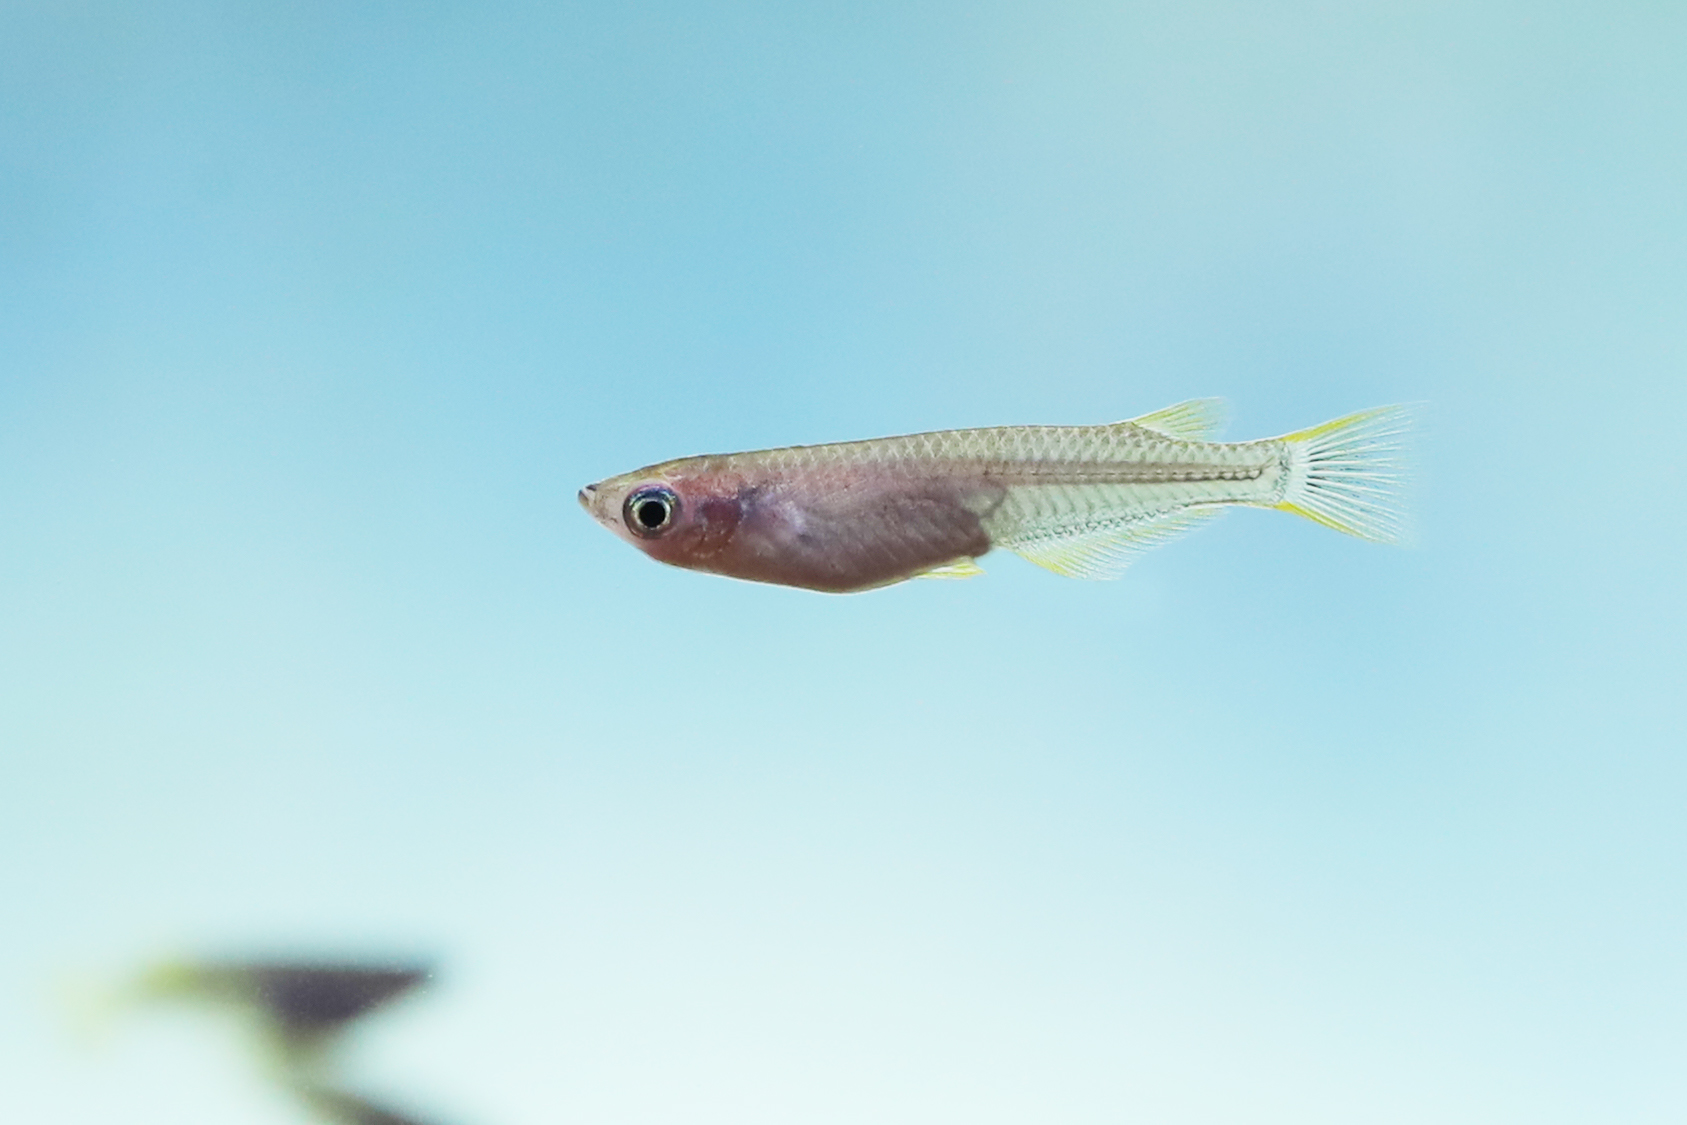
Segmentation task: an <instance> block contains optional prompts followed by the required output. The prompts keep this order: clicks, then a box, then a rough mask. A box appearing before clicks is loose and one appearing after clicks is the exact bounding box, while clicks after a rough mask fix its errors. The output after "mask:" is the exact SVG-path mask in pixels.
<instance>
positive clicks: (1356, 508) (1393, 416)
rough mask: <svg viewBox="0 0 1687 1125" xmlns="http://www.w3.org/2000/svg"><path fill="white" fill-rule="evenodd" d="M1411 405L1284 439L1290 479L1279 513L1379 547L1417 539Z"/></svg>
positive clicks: (1373, 412) (1385, 408)
mask: <svg viewBox="0 0 1687 1125" xmlns="http://www.w3.org/2000/svg"><path fill="white" fill-rule="evenodd" d="M1413 414H1414V409H1413V408H1412V407H1411V406H1379V407H1377V408H1375V409H1373V410H1361V411H1359V413H1357V414H1349V415H1347V416H1346V417H1345V418H1337V419H1335V420H1334V421H1331V422H1325V423H1324V424H1323V425H1321V426H1313V427H1312V428H1311V429H1309V430H1300V431H1298V432H1296V433H1292V434H1284V435H1283V436H1282V437H1280V438H1278V439H1277V440H1279V441H1283V442H1287V443H1288V446H1289V480H1288V486H1287V488H1286V489H1285V490H1284V492H1283V498H1282V500H1280V501H1278V503H1277V505H1276V507H1277V508H1278V509H1279V510H1281V511H1284V512H1293V513H1294V514H1295V515H1297V516H1305V517H1306V518H1307V519H1309V520H1312V521H1313V522H1315V523H1321V524H1323V525H1324V526H1325V527H1333V528H1335V529H1336V530H1337V531H1343V532H1346V533H1347V534H1348V535H1357V536H1358V537H1359V538H1361V539H1370V540H1372V541H1374V542H1377V543H1405V542H1408V541H1409V540H1410V539H1411V521H1410V519H1409V518H1408V516H1407V512H1406V507H1405V502H1404V495H1403V494H1404V492H1405V490H1406V486H1407V485H1408V484H1409V483H1410V479H1411V472H1410V469H1411V461H1410V456H1409V454H1410V452H1411V450H1410V444H1411V443H1410V437H1411V429H1412V419H1413Z"/></svg>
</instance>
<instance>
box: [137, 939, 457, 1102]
mask: <svg viewBox="0 0 1687 1125" xmlns="http://www.w3.org/2000/svg"><path fill="white" fill-rule="evenodd" d="M433 976H434V969H433V967H432V966H431V965H428V964H423V963H419V962H380V961H368V962H327V961H322V962H312V961H232V960H231V961H203V962H186V961H176V962H166V963H164V964H160V965H158V966H156V967H154V968H152V969H150V970H148V971H146V972H145V973H143V974H142V975H141V976H140V977H139V978H138V979H137V980H136V981H135V982H134V983H133V985H132V986H131V987H130V988H129V989H128V990H126V991H127V995H126V996H125V997H123V999H126V1000H130V1001H132V1002H135V1003H142V1004H150V1003H156V1002H170V1001H188V1002H193V1003H201V1004H208V1005H211V1006H214V1007H218V1008H222V1009H226V1010H231V1011H233V1012H234V1013H236V1014H237V1015H238V1016H239V1017H240V1018H241V1019H242V1020H243V1021H244V1022H245V1024H246V1025H247V1030H248V1031H249V1032H250V1033H252V1034H253V1037H254V1038H255V1039H256V1040H257V1042H258V1046H259V1047H260V1048H261V1050H262V1053H263V1055H264V1056H265V1063H266V1070H267V1072H268V1077H270V1078H271V1079H273V1080H274V1081H276V1082H277V1083H279V1084H280V1085H281V1086H283V1087H284V1088H285V1089H286V1090H287V1091H288V1092H289V1093H291V1094H292V1095H293V1096H294V1097H296V1098H297V1099H298V1100H299V1101H300V1103H301V1104H302V1105H304V1106H305V1107H307V1108H308V1110H309V1111H310V1113H311V1115H312V1116H313V1117H314V1118H315V1119H317V1120H320V1121H325V1122H335V1123H343V1125H424V1123H423V1122H422V1121H421V1119H419V1118H416V1117H414V1116H411V1115H410V1114H408V1113H407V1112H405V1113H401V1112H396V1111H394V1110H391V1109H387V1108H384V1107H382V1106H380V1105H377V1104H375V1103H374V1102H372V1101H370V1100H368V1099H367V1098H365V1097H364V1096H363V1095H361V1094H358V1093H355V1092H352V1091H350V1090H348V1089H346V1088H345V1085H344V1079H343V1078H342V1076H341V1074H340V1060H341V1057H342V1055H343V1050H342V1044H343V1043H344V1040H345V1037H346V1034H347V1032H348V1031H349V1030H351V1029H352V1027H353V1025H356V1024H359V1023H360V1021H362V1020H363V1019H364V1018H365V1017H367V1016H368V1015H369V1014H370V1013H371V1012H373V1011H376V1010H377V1009H381V1008H385V1007H386V1006H388V1005H389V1004H391V1003H393V1002H394V1001H395V1000H397V999H399V998H400V997H404V996H407V995H413V994H419V993H420V992H421V991H423V990H424V989H425V986H426V985H427V983H428V982H429V981H431V980H432V979H433Z"/></svg>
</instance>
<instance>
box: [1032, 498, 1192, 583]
mask: <svg viewBox="0 0 1687 1125" xmlns="http://www.w3.org/2000/svg"><path fill="white" fill-rule="evenodd" d="M1222 510H1223V509H1222V508H1220V507H1218V506H1216V505H1212V506H1207V507H1198V508H1177V509H1174V510H1172V511H1169V512H1161V513H1158V514H1153V515H1145V516H1143V517H1141V518H1138V519H1133V520H1122V521H1119V522H1116V523H1109V524H1104V525H1101V526H1094V527H1081V528H1077V529H1075V530H1072V531H1067V532H1057V533H1051V534H1045V535H1041V536H1038V537H1036V538H1033V539H1027V540H1025V541H1024V542H1020V543H1003V544H1002V546H1004V547H1006V548H1007V549H1008V550H1010V551H1012V552H1014V553H1015V554H1017V555H1019V556H1021V557H1023V558H1027V559H1030V560H1031V561H1032V562H1034V563H1036V564H1037V565H1038V566H1040V567H1043V568H1044V569H1046V570H1052V571H1054V572H1055V573H1056V574H1064V575H1065V576H1066V577H1068V578H1092V579H1105V578H1117V577H1119V575H1121V574H1123V573H1124V571H1125V568H1126V567H1128V566H1130V564H1131V563H1133V562H1135V561H1136V559H1137V556H1138V555H1141V554H1142V553H1143V552H1144V551H1151V550H1153V549H1154V548H1155V547H1158V546H1161V545H1162V544H1165V543H1169V542H1171V541H1172V540H1173V539H1176V538H1177V537H1178V536H1180V535H1182V534H1183V533H1184V532H1186V531H1189V530H1191V529H1192V528H1195V527H1198V526H1199V525H1201V524H1203V523H1205V522H1206V521H1207V520H1209V519H1211V518H1213V517H1214V516H1216V515H1217V514H1218V513H1219V512H1220V511H1222Z"/></svg>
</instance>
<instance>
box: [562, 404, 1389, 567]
mask: <svg viewBox="0 0 1687 1125" xmlns="http://www.w3.org/2000/svg"><path fill="white" fill-rule="evenodd" d="M1221 420H1222V404H1221V403H1220V402H1219V401H1218V400H1215V399H1197V400H1194V401H1191V402H1186V403H1180V404H1178V405H1177V406H1173V407H1169V408H1167V409H1165V410H1161V411H1156V412H1155V413H1153V414H1147V415H1144V416H1142V417H1140V418H1135V419H1131V420H1130V421H1126V422H1116V423H1113V424H1111V425H1100V426H1002V427H994V428H989V429H972V430H943V431H938V432H934V433H924V434H911V435H907V436H903V437H889V438H879V439H875V440H870V441H854V442H841V443H836V444H831V445H810V446H791V447H788V448H784V449H769V450H761V451H757V452H752V453H733V454H714V455H707V456H701V457H687V458H682V459H680V460H677V461H668V462H664V463H662V464H659V465H652V466H649V467H647V468H643V469H639V470H637V471H635V472H632V473H626V474H623V475H621V476H616V477H611V478H609V479H608V480H604V481H600V482H598V483H597V484H594V485H587V486H586V487H585V488H584V489H582V490H581V491H580V503H581V505H582V506H583V507H585V509H586V510H587V511H588V512H590V513H591V515H592V516H593V518H595V519H596V520H598V522H600V523H602V524H603V525H604V526H605V527H607V528H609V529H610V530H611V531H612V532H614V533H615V534H616V535H618V536H620V537H621V538H623V539H625V540H627V541H628V542H629V543H631V544H633V545H634V546H636V547H638V548H639V549H640V550H642V551H644V552H645V553H646V554H647V555H649V556H650V557H651V558H654V559H656V560H658V561H660V562H665V563H669V564H671V565H674V566H680V567H686V568H688V569H691V570H702V571H707V572H710V573H714V574H724V575H728V576H730V577H733V578H743V579H749V580H751V581H755V582H772V583H777V584H780V585H786V586H800V587H804V588H807V589H811V590H823V591H827V592H832V593H845V592H850V591H855V590H866V589H872V588H873V587H877V586H885V585H889V584H891V583H895V582H900V581H902V580H904V579H907V578H913V577H920V576H929V577H963V576H967V575H970V574H976V573H979V570H978V568H977V566H976V564H975V563H974V561H973V560H975V559H977V558H978V557H979V556H981V555H983V554H985V553H986V552H988V551H990V550H991V549H992V548H995V547H1004V548H1006V549H1008V550H1011V551H1014V552H1016V553H1018V554H1020V555H1023V556H1024V557H1026V558H1028V559H1030V560H1031V561H1033V562H1036V563H1038V564H1039V565H1042V566H1044V567H1047V568H1048V569H1050V570H1054V571H1056V572H1058V573H1061V574H1067V575H1070V576H1073V577H1080V578H1111V577H1115V576H1116V575H1117V574H1118V573H1120V572H1121V571H1122V570H1123V569H1124V568H1125V566H1127V565H1128V564H1129V563H1130V561H1131V560H1132V559H1133V558H1134V557H1135V556H1136V555H1137V554H1139V553H1140V552H1141V551H1143V550H1145V549H1147V548H1150V547H1153V546H1157V545H1158V544H1160V543H1162V542H1165V541H1166V540H1167V539H1170V538H1172V537H1174V536H1176V535H1177V534H1180V533H1181V532H1183V531H1185V530H1187V529H1188V528H1190V527H1191V526H1193V525H1195V524H1197V523H1199V522H1201V521H1202V520H1203V519H1205V518H1207V517H1209V516H1211V515H1214V514H1216V513H1217V512H1219V511H1221V510H1222V509H1223V508H1225V507H1228V506H1234V505H1245V506H1250V507H1264V508H1279V509H1282V510H1286V511H1291V512H1295V513H1296V514H1299V515H1302V516H1306V517H1308V518H1310V519H1313V520H1316V521H1317V522H1319V523H1323V524H1325V525H1326V526H1330V527H1334V528H1335V529H1337V530H1339V531H1344V532H1347V533H1349V534H1353V535H1358V536H1361V537H1363V538H1367V539H1375V540H1380V541H1384V542H1397V541H1399V540H1400V539H1401V538H1402V537H1403V534H1404V530H1405V528H1404V519H1403V516H1402V514H1401V512H1400V510H1399V508H1398V505H1397V503H1396V501H1395V495H1396V492H1397V486H1398V485H1399V483H1400V482H1401V480H1402V479H1403V476H1404V472H1403V470H1404V464H1403V447H1402V441H1403V437H1404V434H1405V431H1406V428H1407V422H1408V416H1407V414H1406V412H1405V411H1404V410H1402V408H1399V407H1382V408H1379V409H1377V410H1369V411H1362V412H1361V413H1359V414H1353V415H1349V416H1347V417H1346V418H1339V419H1336V420H1335V421H1333V422H1327V423H1325V424H1324V425H1322V426H1317V427H1313V428H1312V429H1310V430H1303V431H1300V432H1298V433H1294V434H1287V435H1284V436H1283V437H1279V438H1270V439H1266V440H1262V441H1250V442H1219V441H1213V440H1210V439H1211V437H1212V435H1213V433H1214V431H1216V429H1217V427H1218V425H1219V424H1220V422H1221Z"/></svg>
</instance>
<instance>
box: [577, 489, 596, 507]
mask: <svg viewBox="0 0 1687 1125" xmlns="http://www.w3.org/2000/svg"><path fill="white" fill-rule="evenodd" d="M596 499H597V485H595V484H588V485H587V486H586V487H585V488H582V489H581V490H580V507H582V508H584V509H586V511H588V512H590V511H591V510H592V503H593V502H594V501H595V500H596Z"/></svg>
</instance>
